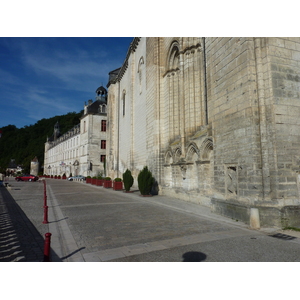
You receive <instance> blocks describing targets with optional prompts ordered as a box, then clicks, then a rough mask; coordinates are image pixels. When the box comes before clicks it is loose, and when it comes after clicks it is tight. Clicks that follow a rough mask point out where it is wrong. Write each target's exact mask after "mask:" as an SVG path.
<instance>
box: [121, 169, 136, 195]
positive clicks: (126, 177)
mask: <svg viewBox="0 0 300 300" xmlns="http://www.w3.org/2000/svg"><path fill="white" fill-rule="evenodd" d="M123 182H124V188H125V191H127V192H129V191H130V188H131V187H132V185H133V182H134V178H133V176H132V175H131V171H130V170H128V169H126V171H125V172H124V173H123Z"/></svg>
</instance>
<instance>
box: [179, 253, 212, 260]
mask: <svg viewBox="0 0 300 300" xmlns="http://www.w3.org/2000/svg"><path fill="white" fill-rule="evenodd" d="M182 258H183V262H200V261H204V260H205V259H206V254H204V253H202V252H197V251H190V252H186V253H184V254H183V255H182Z"/></svg>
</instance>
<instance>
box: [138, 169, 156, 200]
mask: <svg viewBox="0 0 300 300" xmlns="http://www.w3.org/2000/svg"><path fill="white" fill-rule="evenodd" d="M153 183H154V178H153V176H152V173H151V172H150V171H149V169H148V167H147V166H145V167H144V169H143V170H142V171H140V173H139V175H138V185H139V190H140V192H141V194H142V195H149V194H150V191H151V188H152V185H153Z"/></svg>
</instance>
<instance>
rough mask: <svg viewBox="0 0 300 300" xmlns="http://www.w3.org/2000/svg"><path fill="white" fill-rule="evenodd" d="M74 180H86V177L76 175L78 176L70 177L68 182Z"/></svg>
mask: <svg viewBox="0 0 300 300" xmlns="http://www.w3.org/2000/svg"><path fill="white" fill-rule="evenodd" d="M74 179H77V180H85V177H84V176H82V175H76V176H72V177H69V178H68V180H70V181H73V180H74Z"/></svg>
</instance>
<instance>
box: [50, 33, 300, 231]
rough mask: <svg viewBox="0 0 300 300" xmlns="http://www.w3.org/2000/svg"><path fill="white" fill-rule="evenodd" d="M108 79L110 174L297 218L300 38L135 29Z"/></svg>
mask: <svg viewBox="0 0 300 300" xmlns="http://www.w3.org/2000/svg"><path fill="white" fill-rule="evenodd" d="M107 87H108V116H107V118H108V119H107V122H108V124H107V125H108V126H107V130H108V132H107V134H108V136H107V153H106V156H107V172H108V176H110V177H112V178H114V177H121V176H122V173H123V172H124V171H125V170H126V169H127V168H128V169H130V170H131V171H132V173H133V175H134V177H135V185H137V180H136V178H137V175H138V173H139V171H140V170H141V169H142V168H143V167H144V166H145V165H147V166H148V167H149V169H150V170H151V172H152V174H153V176H154V177H155V179H156V181H157V183H158V186H159V193H160V194H165V195H170V196H174V197H177V198H180V199H183V200H186V201H191V202H195V203H199V204H201V205H206V206H210V207H211V209H212V210H213V211H214V212H216V213H218V214H222V215H225V216H228V217H230V218H234V219H238V220H241V221H243V222H245V223H247V224H250V225H251V220H252V219H251V218H253V215H254V218H256V219H255V221H256V227H259V226H283V227H285V226H300V218H299V217H300V214H299V213H300V198H299V197H300V118H299V116H300V38H275V37H270V38H250V37H247V38H238V37H234V38H225V37H222V38H192V37H166V38H155V37H149V38H134V40H133V42H132V43H131V45H130V48H129V50H128V52H127V56H126V59H125V61H124V64H123V65H122V66H121V68H119V69H117V70H114V71H112V72H110V74H109V83H108V85H107ZM81 126H82V124H81ZM45 166H46V164H45ZM253 212H255V214H253ZM254 227H255V226H254Z"/></svg>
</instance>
